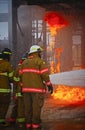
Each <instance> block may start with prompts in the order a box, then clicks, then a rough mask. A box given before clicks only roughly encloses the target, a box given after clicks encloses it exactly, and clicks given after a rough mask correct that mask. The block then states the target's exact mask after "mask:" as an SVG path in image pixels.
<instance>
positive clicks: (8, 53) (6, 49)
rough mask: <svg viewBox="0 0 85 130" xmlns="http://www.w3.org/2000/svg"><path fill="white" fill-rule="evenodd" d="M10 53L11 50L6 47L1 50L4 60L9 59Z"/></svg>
mask: <svg viewBox="0 0 85 130" xmlns="http://www.w3.org/2000/svg"><path fill="white" fill-rule="evenodd" d="M11 54H12V51H11V50H10V49H8V48H4V49H3V50H2V55H3V59H6V60H8V61H10V56H11Z"/></svg>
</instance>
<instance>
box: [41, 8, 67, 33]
mask: <svg viewBox="0 0 85 130" xmlns="http://www.w3.org/2000/svg"><path fill="white" fill-rule="evenodd" d="M44 20H45V21H46V22H47V23H48V25H49V27H50V31H51V34H52V35H55V34H56V31H57V30H59V29H61V28H62V27H64V26H67V25H68V24H69V23H68V22H67V20H66V19H65V18H64V17H63V16H61V15H60V14H59V13H57V12H54V11H52V12H48V13H47V14H46V15H45V17H44Z"/></svg>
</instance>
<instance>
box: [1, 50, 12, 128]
mask: <svg viewBox="0 0 85 130" xmlns="http://www.w3.org/2000/svg"><path fill="white" fill-rule="evenodd" d="M10 55H11V50H10V49H8V48H5V49H4V50H3V51H2V53H1V57H0V123H4V126H8V122H7V119H6V113H7V110H8V107H9V104H10V97H11V86H10V83H11V82H12V78H13V67H12V65H11V64H10V62H9V60H10Z"/></svg>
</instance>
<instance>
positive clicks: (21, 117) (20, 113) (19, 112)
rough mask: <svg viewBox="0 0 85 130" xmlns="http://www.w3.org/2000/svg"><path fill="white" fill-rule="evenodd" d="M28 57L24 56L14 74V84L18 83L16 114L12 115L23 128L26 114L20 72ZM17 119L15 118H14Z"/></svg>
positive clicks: (16, 89)
mask: <svg viewBox="0 0 85 130" xmlns="http://www.w3.org/2000/svg"><path fill="white" fill-rule="evenodd" d="M27 57H28V53H25V54H24V55H23V56H22V59H21V60H20V62H19V64H18V66H17V68H16V70H15V72H14V82H16V83H15V84H16V86H15V106H14V113H16V114H13V113H12V115H16V122H17V123H18V126H19V127H22V126H23V124H24V122H25V114H24V104H23V95H22V83H21V82H20V77H19V73H18V72H19V70H20V68H21V64H22V63H23V61H24V60H25V59H26V58H27ZM15 111H16V112H15ZM14 118H15V117H14Z"/></svg>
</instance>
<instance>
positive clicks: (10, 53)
mask: <svg viewBox="0 0 85 130" xmlns="http://www.w3.org/2000/svg"><path fill="white" fill-rule="evenodd" d="M3 53H4V54H10V55H11V54H12V53H11V52H6V51H4V52H3Z"/></svg>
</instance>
